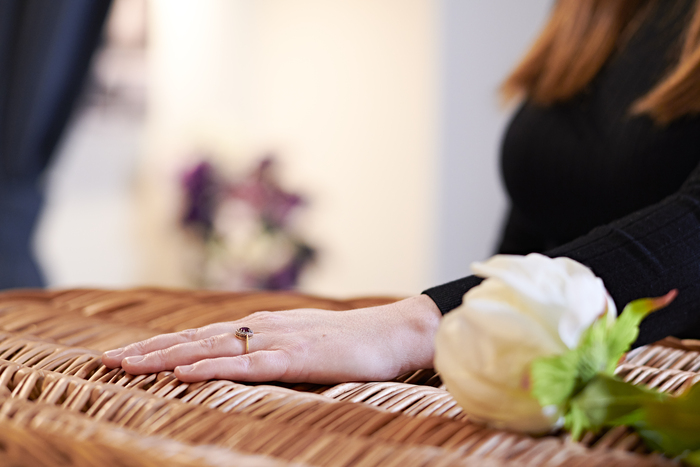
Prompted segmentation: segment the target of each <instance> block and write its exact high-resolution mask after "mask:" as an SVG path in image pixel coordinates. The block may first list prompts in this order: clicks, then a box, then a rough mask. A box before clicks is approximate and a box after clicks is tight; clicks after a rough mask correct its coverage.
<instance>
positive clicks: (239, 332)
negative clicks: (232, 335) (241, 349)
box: [236, 326, 255, 353]
mask: <svg viewBox="0 0 700 467" xmlns="http://www.w3.org/2000/svg"><path fill="white" fill-rule="evenodd" d="M253 334H255V333H254V332H253V330H252V329H250V328H249V327H246V326H243V327H240V328H238V329H236V337H237V338H238V339H241V340H243V341H245V353H248V352H249V351H250V347H249V344H248V342H249V341H250V339H252V338H253Z"/></svg>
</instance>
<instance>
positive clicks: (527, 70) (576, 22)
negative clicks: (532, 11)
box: [501, 0, 700, 123]
mask: <svg viewBox="0 0 700 467" xmlns="http://www.w3.org/2000/svg"><path fill="white" fill-rule="evenodd" d="M648 4H649V2H644V1H643V0H559V1H558V2H557V3H556V5H555V7H554V9H553V11H552V14H551V16H550V18H549V21H548V22H547V24H546V26H545V27H544V29H543V30H542V32H541V33H540V36H539V38H538V39H537V40H536V41H535V43H534V45H533V46H532V48H531V49H530V51H529V52H528V53H527V54H526V55H525V57H524V58H523V60H522V61H521V62H520V64H518V66H517V67H516V68H515V70H514V71H513V72H512V73H511V75H510V76H509V77H508V78H507V79H506V81H505V82H504V83H503V86H502V88H501V91H502V94H503V96H504V97H505V98H506V99H511V98H514V97H517V96H521V97H527V98H528V99H530V100H531V101H533V102H536V103H538V104H542V105H550V104H553V103H555V102H560V101H564V100H567V99H570V98H571V97H573V96H574V95H575V94H577V93H578V92H579V91H581V90H582V89H583V88H584V87H585V86H586V85H587V84H588V83H589V82H590V81H591V80H592V79H593V77H594V76H595V75H596V74H597V73H598V71H600V69H601V67H602V66H603V64H604V63H605V61H606V60H607V59H608V57H609V56H610V55H611V54H612V53H613V51H615V49H616V47H618V46H619V44H620V42H623V41H624V39H625V37H626V35H628V34H629V33H630V31H631V30H634V28H635V27H636V26H637V23H638V22H639V21H640V17H641V16H642V15H641V12H642V11H643V9H644V5H648ZM630 110H631V111H632V113H635V114H642V113H643V114H647V115H649V116H651V117H652V118H653V119H654V120H655V121H656V122H658V123H668V122H670V121H672V120H675V119H676V118H678V117H681V116H683V115H688V114H696V113H700V0H697V2H696V5H695V11H694V13H693V16H692V18H691V20H690V22H689V24H688V28H687V31H686V33H685V39H684V42H683V47H682V50H681V54H680V57H679V60H678V63H677V64H676V65H675V67H673V68H672V70H671V71H670V73H669V74H668V75H667V76H666V77H665V78H663V79H662V80H661V81H660V82H659V83H658V84H657V85H656V86H655V87H654V88H653V89H652V90H651V91H649V92H648V93H647V94H646V95H644V96H642V97H641V98H640V99H639V100H637V101H636V102H635V103H634V104H633V106H632V109H630Z"/></svg>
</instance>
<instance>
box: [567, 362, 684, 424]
mask: <svg viewBox="0 0 700 467" xmlns="http://www.w3.org/2000/svg"><path fill="white" fill-rule="evenodd" d="M669 398H670V396H668V395H666V394H662V393H660V392H657V391H652V390H649V389H646V388H643V387H639V386H635V385H633V384H631V383H626V382H624V381H622V380H621V379H619V378H617V377H615V376H611V375H606V374H603V373H600V374H598V375H596V377H595V378H593V379H592V380H591V381H590V382H589V383H588V385H587V386H586V387H585V388H584V389H583V390H582V391H581V392H580V393H579V394H578V395H577V396H576V398H575V399H574V401H572V403H573V402H576V404H577V405H578V406H579V407H580V408H581V409H582V410H583V411H584V412H585V413H586V416H587V417H588V419H589V420H590V422H591V426H592V427H594V428H600V427H603V426H609V425H629V424H633V423H636V422H638V421H639V420H641V419H642V418H643V416H644V414H643V413H642V412H641V411H640V409H641V408H642V407H644V406H645V405H648V404H652V403H655V402H658V401H666V400H668V399H669Z"/></svg>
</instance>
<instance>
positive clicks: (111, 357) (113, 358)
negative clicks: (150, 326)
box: [102, 323, 227, 368]
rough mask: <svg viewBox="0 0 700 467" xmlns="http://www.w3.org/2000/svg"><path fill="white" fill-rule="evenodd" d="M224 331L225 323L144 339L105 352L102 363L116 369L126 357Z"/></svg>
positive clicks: (144, 353)
mask: <svg viewBox="0 0 700 467" xmlns="http://www.w3.org/2000/svg"><path fill="white" fill-rule="evenodd" d="M224 329H227V327H226V325H225V323H217V324H213V325H210V326H205V327H203V328H198V329H187V330H185V331H181V332H176V333H170V334H161V335H159V336H155V337H152V338H150V339H146V340H145V341H141V342H136V343H134V344H130V345H127V346H126V347H124V348H121V349H115V350H110V351H108V352H105V353H104V354H102V363H104V364H105V366H107V367H108V368H116V367H118V366H120V365H121V364H122V361H123V360H124V359H125V358H127V357H133V356H138V355H146V354H148V353H151V352H156V351H158V350H163V349H167V348H169V347H172V346H175V345H178V344H184V343H188V342H193V341H197V340H200V339H206V338H209V337H212V336H216V335H219V334H223V333H224V332H226V331H225V330H224Z"/></svg>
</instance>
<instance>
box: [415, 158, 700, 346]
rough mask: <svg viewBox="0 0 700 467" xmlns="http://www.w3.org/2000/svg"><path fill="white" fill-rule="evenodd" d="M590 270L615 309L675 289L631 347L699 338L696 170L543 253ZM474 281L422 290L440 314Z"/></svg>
mask: <svg viewBox="0 0 700 467" xmlns="http://www.w3.org/2000/svg"><path fill="white" fill-rule="evenodd" d="M545 254H546V255H547V256H550V257H557V256H566V257H569V258H572V259H574V260H576V261H578V262H580V263H583V264H585V265H586V266H588V267H590V268H591V269H592V270H593V272H594V273H595V274H596V275H597V276H599V277H600V278H602V279H603V281H604V283H605V287H606V288H607V289H608V292H609V293H610V295H611V296H612V298H613V300H614V301H615V304H616V306H617V307H618V310H622V308H623V307H624V306H625V305H626V304H627V303H628V302H630V301H632V300H634V299H637V298H642V297H654V296H660V295H663V294H665V293H666V292H668V291H669V290H671V289H678V291H679V295H678V297H677V298H676V300H675V301H674V302H673V303H672V304H671V305H669V306H668V307H667V308H665V309H663V310H659V311H657V312H654V313H652V314H651V315H650V316H649V317H647V318H646V319H645V320H644V321H643V322H642V325H641V328H640V335H639V338H638V340H637V342H636V343H635V346H639V345H644V344H648V343H650V342H654V341H656V340H659V339H662V338H664V337H666V336H670V335H672V336H676V337H681V338H699V337H700V167H697V168H696V169H695V170H694V171H693V173H692V174H691V175H690V177H689V178H688V179H687V180H686V182H685V183H684V184H683V186H682V187H681V189H680V190H679V191H678V192H677V193H675V194H674V195H672V196H670V197H668V198H666V199H665V200H663V201H661V202H659V203H657V204H654V205H652V206H649V207H647V208H644V209H642V210H639V211H636V212H634V213H632V214H630V215H628V216H625V217H623V218H621V219H618V220H616V221H614V222H612V223H610V224H607V225H604V226H601V227H598V228H596V229H594V230H592V231H591V232H590V233H589V234H588V235H585V236H583V237H579V238H578V239H576V240H574V241H572V242H569V243H567V244H565V245H562V246H560V247H558V248H555V249H552V250H549V251H547V252H546V253H545ZM479 282H480V280H479V278H477V277H475V276H469V277H466V278H463V279H459V280H456V281H453V282H450V283H447V284H444V285H441V286H437V287H433V288H431V289H428V290H426V291H425V292H423V293H425V294H427V295H428V296H429V297H430V298H431V299H433V301H435V303H436V304H437V306H438V308H440V311H442V313H443V314H444V313H447V312H448V311H450V310H452V309H454V308H456V307H457V306H459V305H460V304H461V303H462V296H463V295H464V293H466V291H467V290H469V289H470V288H472V287H474V286H475V285H477V284H478V283H479Z"/></svg>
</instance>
